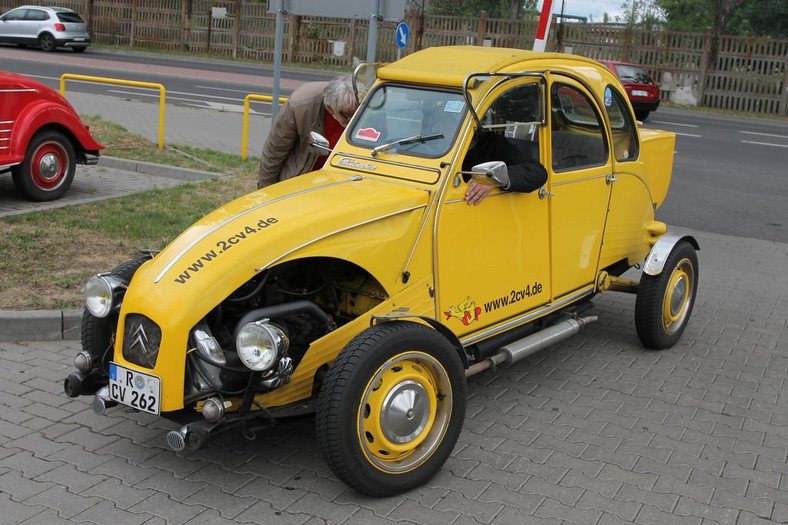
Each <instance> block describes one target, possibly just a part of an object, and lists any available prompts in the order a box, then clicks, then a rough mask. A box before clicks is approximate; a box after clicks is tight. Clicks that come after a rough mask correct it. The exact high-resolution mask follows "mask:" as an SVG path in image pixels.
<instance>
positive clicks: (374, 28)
mask: <svg viewBox="0 0 788 525" xmlns="http://www.w3.org/2000/svg"><path fill="white" fill-rule="evenodd" d="M379 18H380V0H372V13H370V15H369V35H368V36H367V62H369V63H372V62H375V55H376V54H377V53H376V52H377V46H378V19H379Z"/></svg>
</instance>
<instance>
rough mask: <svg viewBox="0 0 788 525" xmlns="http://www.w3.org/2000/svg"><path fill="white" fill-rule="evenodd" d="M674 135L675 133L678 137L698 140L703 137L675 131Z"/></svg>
mask: <svg viewBox="0 0 788 525" xmlns="http://www.w3.org/2000/svg"><path fill="white" fill-rule="evenodd" d="M673 133H675V134H676V135H681V136H682V137H696V138H700V137H702V136H703V135H694V134H692V133H679V132H678V131H674V132H673Z"/></svg>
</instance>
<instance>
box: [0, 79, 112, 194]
mask: <svg viewBox="0 0 788 525" xmlns="http://www.w3.org/2000/svg"><path fill="white" fill-rule="evenodd" d="M102 149H104V146H102V145H101V144H99V143H98V142H96V141H95V140H94V139H93V137H91V135H90V132H89V131H88V127H87V126H85V124H83V123H82V121H81V120H80V119H79V115H77V113H76V111H74V108H73V107H71V104H69V103H68V101H67V100H66V99H65V98H63V97H62V96H61V95H60V94H59V93H58V92H57V91H55V90H54V89H51V88H49V87H47V86H45V85H43V84H41V83H39V82H36V81H35V80H32V79H29V78H27V77H24V76H22V75H17V74H15V73H5V72H0V173H6V172H11V175H12V176H13V178H14V186H16V189H17V191H19V192H20V193H21V194H22V195H24V196H25V197H27V198H28V199H31V200H34V201H48V200H53V199H57V198H60V197H62V196H63V194H64V193H65V192H66V190H68V188H69V186H71V182H72V181H73V180H74V171H75V169H76V164H96V163H97V162H98V158H99V151H100V150H102Z"/></svg>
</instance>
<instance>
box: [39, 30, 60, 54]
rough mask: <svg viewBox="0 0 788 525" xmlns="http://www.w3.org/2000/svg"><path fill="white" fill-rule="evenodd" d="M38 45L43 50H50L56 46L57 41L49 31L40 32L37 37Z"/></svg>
mask: <svg viewBox="0 0 788 525" xmlns="http://www.w3.org/2000/svg"><path fill="white" fill-rule="evenodd" d="M38 45H39V46H41V49H42V50H43V51H47V52H51V51H54V50H55V48H57V41H56V40H55V37H54V36H52V35H51V34H50V33H42V34H41V35H39V37H38Z"/></svg>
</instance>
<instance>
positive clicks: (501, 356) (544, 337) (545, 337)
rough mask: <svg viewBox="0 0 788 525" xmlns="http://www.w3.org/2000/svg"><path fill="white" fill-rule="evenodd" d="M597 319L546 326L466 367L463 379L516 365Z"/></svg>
mask: <svg viewBox="0 0 788 525" xmlns="http://www.w3.org/2000/svg"><path fill="white" fill-rule="evenodd" d="M597 319H598V317H597V316H595V315H590V316H587V317H581V318H580V319H567V320H566V321H562V322H560V323H557V324H554V325H552V326H548V327H547V328H545V329H544V330H540V331H538V332H536V333H535V334H531V335H529V336H527V337H524V338H522V339H518V340H517V341H514V342H513V343H509V344H508V345H505V346H503V347H501V349H500V350H499V351H498V353H496V354H495V355H493V356H492V357H489V358H487V359H485V360H484V361H480V362H478V363H476V364H474V365H471V366H470V367H468V369H467V370H466V371H465V377H470V376H472V375H476V374H478V373H480V372H484V371H485V370H488V369H490V368H493V367H495V366H499V365H510V364H512V363H516V362H517V361H520V360H521V359H524V358H526V357H528V356H529V355H532V354H535V353H536V352H539V351H540V350H544V349H545V348H547V347H548V346H552V345H554V344H556V343H559V342H561V341H563V340H565V339H569V338H570V337H572V336H573V335H575V334H576V333H578V332H579V331H580V330H581V329H582V328H583V327H584V326H585V325H587V324H589V323H593V322H594V321H596V320H597Z"/></svg>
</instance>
